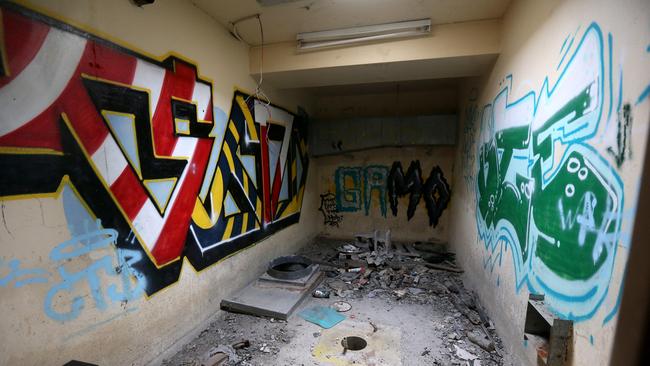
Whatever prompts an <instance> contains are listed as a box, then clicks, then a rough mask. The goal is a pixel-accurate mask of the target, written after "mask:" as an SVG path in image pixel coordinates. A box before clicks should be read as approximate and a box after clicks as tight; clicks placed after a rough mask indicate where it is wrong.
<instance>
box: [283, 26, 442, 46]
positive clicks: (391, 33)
mask: <svg viewBox="0 0 650 366" xmlns="http://www.w3.org/2000/svg"><path fill="white" fill-rule="evenodd" d="M430 32H431V19H420V20H411V21H405V22H396V23H387V24H377V25H368V26H363V27H354V28H344V29H335V30H328V31H320V32H308V33H298V35H297V36H296V39H297V40H298V50H299V51H312V50H316V49H322V48H329V47H337V46H344V45H350V44H355V43H363V42H370V41H377V40H384V39H392V38H403V37H414V36H423V35H427V34H429V33H430Z"/></svg>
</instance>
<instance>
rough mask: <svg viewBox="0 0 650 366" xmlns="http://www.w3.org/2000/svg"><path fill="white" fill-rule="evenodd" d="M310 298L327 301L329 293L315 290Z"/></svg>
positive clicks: (319, 289)
mask: <svg viewBox="0 0 650 366" xmlns="http://www.w3.org/2000/svg"><path fill="white" fill-rule="evenodd" d="M311 296H313V297H316V298H319V299H329V297H330V291H329V290H327V289H324V288H317V289H316V290H314V292H313V293H312V294H311Z"/></svg>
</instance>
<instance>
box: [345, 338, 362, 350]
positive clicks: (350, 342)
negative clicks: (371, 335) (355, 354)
mask: <svg viewBox="0 0 650 366" xmlns="http://www.w3.org/2000/svg"><path fill="white" fill-rule="evenodd" d="M367 345H368V342H366V340H365V339H363V338H361V337H354V336H352V337H345V338H343V340H342V341H341V346H343V349H345V350H350V351H361V350H362V349H364V348H366V346H367Z"/></svg>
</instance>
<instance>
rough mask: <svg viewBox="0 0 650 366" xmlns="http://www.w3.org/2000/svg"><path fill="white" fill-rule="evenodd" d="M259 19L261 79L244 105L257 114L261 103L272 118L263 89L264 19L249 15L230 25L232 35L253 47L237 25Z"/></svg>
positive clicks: (269, 102)
mask: <svg viewBox="0 0 650 366" xmlns="http://www.w3.org/2000/svg"><path fill="white" fill-rule="evenodd" d="M253 18H257V24H258V25H259V28H260V40H261V44H260V77H259V79H258V81H257V85H256V86H255V90H254V91H253V94H251V95H249V96H248V97H247V98H246V100H245V101H244V103H246V105H247V106H248V108H250V109H252V110H253V113H255V112H254V111H255V108H254V107H255V100H259V101H261V103H259V104H261V105H263V106H264V109H266V113H267V114H268V118H270V117H271V108H270V106H271V99H270V98H269V97H268V96H267V95H266V93H264V90H263V89H262V83H263V82H264V25H263V24H262V18H261V16H260V14H254V15H249V16H246V17H243V18H240V19H237V20H235V21H234V22H231V23H230V24H231V25H232V35H233V36H234V37H235V38H237V39H238V40H239V41H241V42H242V43H244V44H246V45H247V46H249V47H251V44H249V43H248V42H246V41H245V40H244V39H243V38H242V36H241V35H240V34H239V31H238V30H237V24H239V23H241V22H243V21H245V20H248V19H253ZM251 98H252V99H253V100H251ZM266 139H267V143H268V134H267V136H266Z"/></svg>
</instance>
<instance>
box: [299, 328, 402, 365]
mask: <svg viewBox="0 0 650 366" xmlns="http://www.w3.org/2000/svg"><path fill="white" fill-rule="evenodd" d="M376 326H377V331H376V332H375V331H374V329H373V327H372V325H370V323H368V322H363V321H354V320H351V319H347V320H344V321H343V322H341V323H339V324H338V325H336V326H335V327H334V328H331V329H324V330H323V331H322V333H321V336H320V337H319V341H318V343H317V344H316V345H315V346H314V349H313V351H312V355H313V356H314V358H316V360H317V361H318V362H320V363H321V364H323V365H335V366H347V365H354V366H380V365H394V366H400V365H402V356H401V352H400V349H401V345H400V338H401V331H400V329H399V328H395V327H389V326H384V325H381V324H376ZM349 336H357V337H361V338H363V339H365V340H366V342H368V345H367V346H366V348H364V349H362V350H360V351H347V352H345V354H343V346H342V345H341V341H342V340H343V338H345V337H349Z"/></svg>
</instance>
